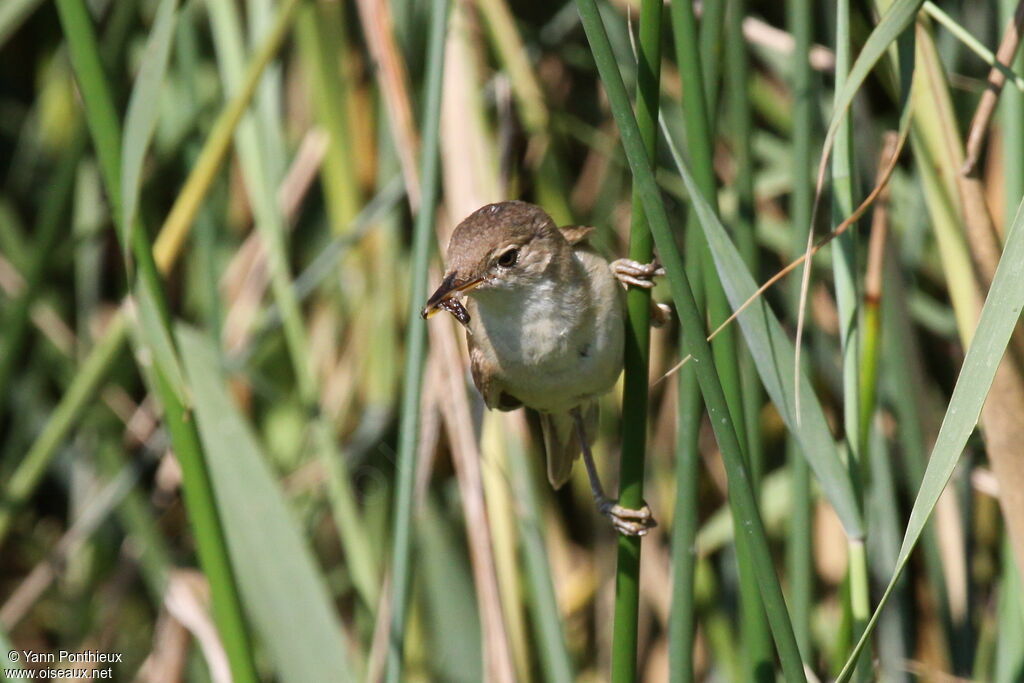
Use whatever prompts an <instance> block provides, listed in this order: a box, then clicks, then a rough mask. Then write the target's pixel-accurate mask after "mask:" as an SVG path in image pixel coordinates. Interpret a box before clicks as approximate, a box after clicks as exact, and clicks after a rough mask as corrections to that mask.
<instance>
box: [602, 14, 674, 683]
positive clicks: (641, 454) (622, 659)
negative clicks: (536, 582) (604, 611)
mask: <svg viewBox="0 0 1024 683" xmlns="http://www.w3.org/2000/svg"><path fill="white" fill-rule="evenodd" d="M662 11H663V10H662V3H661V2H660V0H643V3H642V4H641V6H640V44H639V63H638V64H637V95H636V118H637V123H638V124H639V126H640V135H641V138H642V139H643V145H644V148H645V149H646V151H647V153H648V155H650V156H651V157H652V158H653V156H654V154H655V150H656V143H657V139H658V97H659V94H660V83H661V15H662ZM653 257H654V240H653V238H652V237H651V231H650V229H649V228H648V227H647V218H646V217H645V215H644V210H643V204H642V202H641V201H640V197H639V194H638V193H637V191H636V189H635V188H634V190H633V221H632V225H631V226H630V233H629V258H631V259H633V260H634V261H638V262H640V263H648V262H650V261H651V260H652V259H653ZM626 308H627V315H626V352H625V362H624V366H625V376H624V378H623V388H622V455H621V460H620V483H619V502H620V503H621V504H622V505H623V506H625V507H627V508H634V509H636V508H639V507H641V506H642V505H643V504H644V503H643V497H644V496H643V486H644V458H645V455H646V452H647V394H648V387H647V374H648V366H649V361H650V358H649V355H650V310H651V292H650V290H648V289H643V288H640V287H631V288H630V289H629V292H628V293H627V295H626ZM639 604H640V537H639V536H619V558H618V571H617V574H616V579H615V628H614V633H613V637H612V680H613V681H622V682H623V683H625V682H627V681H634V680H636V678H637V669H636V647H637V633H638V625H637V611H638V608H639Z"/></svg>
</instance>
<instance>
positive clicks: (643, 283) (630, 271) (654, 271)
mask: <svg viewBox="0 0 1024 683" xmlns="http://www.w3.org/2000/svg"><path fill="white" fill-rule="evenodd" d="M611 268H612V273H613V274H614V275H615V277H616V279H618V281H619V282H621V283H622V284H624V285H626V286H627V287H630V286H632V287H643V288H644V289H650V288H651V287H653V286H654V277H655V276H656V275H664V274H665V269H664V268H662V267H661V266H660V265H658V262H657V261H652V262H651V263H640V262H638V261H634V260H633V259H628V258H620V259H616V260H614V261H612V264H611Z"/></svg>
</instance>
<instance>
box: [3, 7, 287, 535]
mask: <svg viewBox="0 0 1024 683" xmlns="http://www.w3.org/2000/svg"><path fill="white" fill-rule="evenodd" d="M288 2H289V5H287V6H286V8H285V9H289V8H294V7H295V4H294V0H288ZM131 8H132V5H131V3H129V2H127V1H125V2H121V3H118V4H117V7H116V8H115V9H116V14H115V16H114V17H112V18H111V24H110V26H109V27H108V33H113V35H112V36H107V37H106V38H107V40H106V41H105V42H106V44H107V45H111V44H113V45H117V44H119V41H122V42H123V36H124V30H125V25H126V23H127V22H126V21H123V20H121V17H123V16H131V13H130V12H126V11H125V10H126V9H129V10H130V9H131ZM289 18H290V10H289V11H285V12H281V13H279V15H278V20H277V24H276V25H275V27H274V30H273V31H271V32H270V35H268V36H267V38H266V40H265V41H264V42H263V44H262V46H261V47H260V49H259V51H258V52H257V53H256V54H255V55H254V56H253V58H252V60H251V61H250V62H249V67H248V69H247V70H246V74H245V83H244V85H243V86H242V88H241V89H240V90H239V92H238V93H236V94H235V96H234V97H233V98H232V99H231V101H230V102H229V103H228V104H227V105H226V106H225V107H224V108H223V109H222V110H221V112H220V114H219V115H218V116H217V120H216V121H215V122H214V124H213V128H212V130H211V131H210V133H209V135H207V137H206V141H205V142H204V143H203V148H202V151H201V152H200V153H199V157H198V158H197V159H196V161H195V163H194V164H193V165H192V171H191V172H190V173H189V175H188V178H187V179H186V180H185V184H184V185H183V186H182V188H181V190H180V192H179V193H178V197H177V199H175V201H174V205H173V206H172V207H171V210H170V212H169V213H168V214H167V217H166V218H165V219H164V223H163V226H162V227H161V228H160V234H159V235H158V236H157V239H156V242H155V244H154V246H153V255H154V258H155V259H156V263H157V267H158V268H159V269H160V272H162V273H166V272H168V271H169V270H170V269H171V267H172V266H173V265H174V263H175V261H176V260H177V258H178V255H179V254H180V253H181V249H182V245H183V244H184V242H185V239H186V238H187V236H188V234H189V232H190V230H191V229H192V224H193V221H194V220H195V217H196V214H197V213H198V211H199V207H200V206H201V205H202V203H203V200H204V199H205V197H206V194H207V193H208V192H209V190H210V187H211V186H212V184H213V181H214V179H215V178H216V177H217V175H218V174H219V172H220V171H221V170H222V165H223V161H224V158H225V156H226V155H227V152H228V150H229V149H230V146H231V135H232V133H233V132H234V129H235V127H236V126H237V125H238V122H239V120H240V119H241V118H242V114H244V113H245V110H246V107H247V106H248V104H249V102H250V100H252V96H253V93H254V92H255V89H256V84H257V83H258V82H259V80H260V75H261V74H262V73H263V71H264V69H265V68H266V66H267V64H269V63H270V61H271V60H272V59H273V58H274V55H276V54H277V51H278V50H279V49H280V48H281V44H282V42H283V40H284V37H285V35H286V32H287V31H286V29H287V27H288V22H289ZM115 20H116V21H115ZM118 144H120V141H118ZM118 159H120V157H118ZM118 163H120V162H119V161H118ZM116 204H117V205H120V202H116ZM127 340H128V329H127V325H126V322H125V319H124V312H123V309H118V311H117V312H116V313H115V314H114V315H113V316H112V318H111V320H110V322H109V323H108V324H107V329H106V332H104V334H103V337H102V338H101V339H100V340H99V341H98V342H96V344H95V345H94V346H93V347H92V349H91V350H90V352H89V355H88V357H87V358H86V359H85V361H83V363H82V364H81V367H80V369H79V371H78V372H77V374H76V375H75V377H74V379H73V380H72V381H71V385H70V386H69V387H68V389H67V391H65V392H64V395H63V396H62V397H61V400H60V403H58V404H57V407H56V408H55V409H54V411H53V413H52V414H51V415H50V418H49V419H48V420H47V422H46V425H45V426H44V427H43V431H42V432H41V433H40V434H39V436H38V437H36V440H35V441H34V442H33V443H32V446H31V447H30V448H29V450H28V452H27V453H26V454H25V457H24V458H23V459H22V461H21V462H20V463H18V466H17V468H16V469H15V471H14V473H13V474H12V475H11V477H10V478H9V479H8V481H7V483H6V485H5V487H4V491H3V495H2V497H0V501H2V504H0V541H3V539H4V537H5V536H6V535H7V532H8V531H9V530H10V525H11V521H12V519H13V515H14V513H15V512H16V511H17V510H18V509H19V508H20V507H21V506H22V505H23V504H24V503H25V501H26V500H28V497H29V496H31V495H32V492H33V491H35V489H36V486H38V485H39V482H40V481H41V480H42V477H43V474H44V473H45V472H46V469H47V467H49V464H50V461H51V460H53V457H54V456H55V455H56V453H57V449H58V448H59V447H60V445H61V443H63V442H64V439H65V438H67V435H68V432H70V431H71V429H72V428H73V427H74V426H75V424H76V423H77V422H78V419H79V418H80V417H81V415H82V413H83V411H85V409H86V408H87V407H88V406H89V405H90V401H91V400H92V399H93V398H94V397H95V395H96V392H97V390H98V389H99V387H100V385H101V384H102V383H103V381H104V380H105V379H106V378H107V375H108V374H109V373H110V371H111V368H113V366H114V361H116V360H117V358H118V357H119V355H120V353H121V351H122V350H123V349H124V344H125V342H126V341H127Z"/></svg>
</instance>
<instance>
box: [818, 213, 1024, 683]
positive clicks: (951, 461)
mask: <svg viewBox="0 0 1024 683" xmlns="http://www.w3.org/2000/svg"><path fill="white" fill-rule="evenodd" d="M1021 223H1024V204H1022V205H1021V206H1020V207H1019V208H1018V210H1017V216H1016V218H1015V219H1014V221H1013V225H1012V226H1011V227H1010V228H1009V229H1008V231H1007V237H1006V244H1005V245H1004V247H1003V255H1002V258H1000V259H999V265H998V267H997V268H996V273H995V277H994V278H993V280H992V286H991V288H990V289H989V292H988V296H987V297H986V298H985V304H984V305H983V306H982V309H981V319H980V320H979V321H978V327H977V329H976V330H975V332H974V335H973V337H972V339H971V344H970V347H969V348H968V349H967V356H966V357H965V358H964V363H963V365H962V366H961V368H960V374H959V376H958V378H957V382H956V386H955V387H954V388H953V396H952V398H951V399H950V402H949V406H948V407H947V408H946V414H945V417H944V418H943V420H942V426H941V427H940V429H939V435H938V437H937V438H936V440H935V445H934V446H933V447H932V451H931V456H930V457H929V459H928V467H927V469H925V473H924V478H923V480H922V481H921V488H920V490H919V491H918V493H917V499H916V500H915V501H914V507H913V509H912V510H911V511H910V520H909V522H908V523H907V529H906V532H905V533H904V536H903V543H902V545H901V546H900V552H899V555H898V556H897V558H896V569H895V570H894V572H893V575H892V578H891V579H890V580H889V585H888V586H887V587H886V589H885V592H884V593H883V594H882V597H881V599H880V600H879V602H878V605H877V606H876V607H875V610H874V612H873V613H872V615H871V619H870V620H869V621H868V623H867V626H866V627H865V629H864V633H863V635H862V636H861V638H860V640H859V641H858V642H857V645H856V646H855V648H854V650H853V652H852V653H851V654H850V656H849V658H848V659H847V661H846V665H845V666H844V667H843V670H842V672H841V673H840V675H839V678H838V679H837V680H838V681H840V682H842V681H846V680H849V677H850V675H851V673H852V671H853V667H854V666H856V663H857V660H858V658H859V656H860V653H861V651H862V650H863V649H864V646H865V644H866V642H867V639H868V637H869V636H870V635H871V632H872V631H873V630H874V627H875V625H876V623H877V622H878V617H879V615H880V614H881V611H882V609H883V608H884V607H885V605H886V603H887V602H888V600H889V597H890V595H892V592H893V589H894V587H895V586H896V582H897V580H898V579H899V577H900V574H901V573H902V572H903V569H904V568H905V567H906V565H907V562H908V561H909V560H910V553H911V551H912V550H913V549H914V547H915V546H916V545H917V541H918V540H919V539H920V538H921V533H922V531H924V525H925V522H927V521H928V518H929V516H930V515H931V513H932V511H933V510H934V509H935V504H936V503H937V502H938V500H939V496H940V495H941V494H942V490H943V489H944V488H945V487H946V483H947V482H948V481H949V477H950V475H952V474H953V468H954V467H955V466H956V463H957V461H958V460H959V459H960V455H961V453H963V450H964V447H965V446H966V445H967V439H968V438H969V437H970V435H971V433H972V432H973V431H974V427H975V425H976V424H977V423H978V417H979V416H980V415H981V408H982V406H983V405H984V404H985V397H986V396H987V395H988V390H989V388H990V387H991V386H992V380H993V378H994V377H995V372H996V368H997V367H998V365H999V361H1000V359H1001V358H1002V357H1003V353H1004V352H1005V351H1006V346H1007V344H1008V343H1009V341H1010V335H1011V334H1012V333H1013V330H1014V328H1015V327H1016V325H1017V321H1018V319H1019V318H1020V313H1021V309H1022V308H1024V229H1022V228H1021V227H1020V226H1021Z"/></svg>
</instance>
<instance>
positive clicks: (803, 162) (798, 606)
mask: <svg viewBox="0 0 1024 683" xmlns="http://www.w3.org/2000/svg"><path fill="white" fill-rule="evenodd" d="M812 12H813V8H812V3H810V2H809V1H808V0H791V1H790V2H789V3H787V13H788V24H789V30H790V32H791V33H792V34H793V40H794V42H795V47H794V54H797V55H800V59H797V60H794V63H793V84H792V90H793V195H792V198H791V200H790V226H791V228H790V230H791V232H792V236H791V241H790V245H791V246H790V256H792V257H796V256H798V255H800V254H802V253H803V251H804V247H805V244H806V242H807V227H808V226H809V225H810V223H811V201H812V199H813V195H812V187H811V164H812V156H811V155H812V149H813V147H812V145H813V138H814V130H815V129H814V125H815V121H816V118H817V117H816V116H815V112H814V107H815V106H816V103H815V88H814V74H813V72H812V70H811V63H810V60H809V59H808V57H807V55H808V53H809V51H810V47H811V35H812V32H813V21H814V18H813V13H812ZM789 297H790V300H791V302H792V304H793V305H792V308H791V310H796V308H797V306H798V303H797V302H798V300H799V298H800V284H799V280H798V279H794V280H793V281H792V283H791V287H790V292H789ZM786 452H787V458H786V461H787V463H788V467H789V470H790V473H791V475H790V489H791V499H792V505H793V508H792V510H793V511H792V514H791V516H790V529H789V541H788V543H787V545H786V564H787V571H786V573H787V575H788V578H789V596H790V604H791V605H792V607H793V630H794V631H796V637H797V641H798V642H799V643H800V652H801V654H802V656H803V658H804V661H805V662H811V661H813V659H812V657H813V650H812V647H811V603H812V591H813V572H812V569H811V542H810V539H811V533H810V532H811V487H810V480H811V473H810V467H809V466H808V464H807V459H806V458H805V457H804V456H803V454H802V453H801V452H800V446H799V445H798V444H797V442H796V439H793V438H790V440H789V443H788V445H787V449H786Z"/></svg>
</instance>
